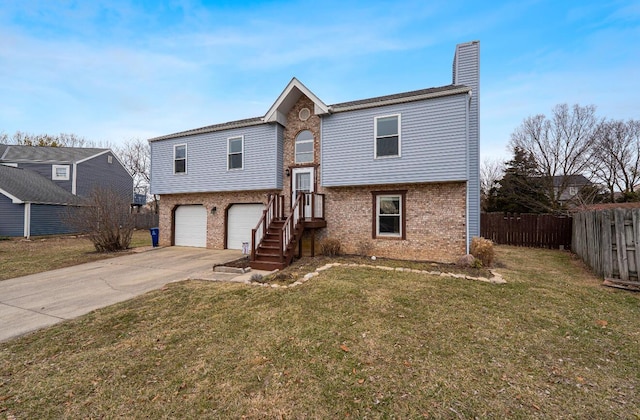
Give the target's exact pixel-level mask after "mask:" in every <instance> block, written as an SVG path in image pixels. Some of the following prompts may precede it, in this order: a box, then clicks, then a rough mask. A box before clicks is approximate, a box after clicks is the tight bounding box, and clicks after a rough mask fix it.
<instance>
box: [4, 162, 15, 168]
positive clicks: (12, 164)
mask: <svg viewBox="0 0 640 420" xmlns="http://www.w3.org/2000/svg"><path fill="white" fill-rule="evenodd" d="M0 165H4V166H8V167H10V168H17V167H18V164H17V163H9V162H2V163H0Z"/></svg>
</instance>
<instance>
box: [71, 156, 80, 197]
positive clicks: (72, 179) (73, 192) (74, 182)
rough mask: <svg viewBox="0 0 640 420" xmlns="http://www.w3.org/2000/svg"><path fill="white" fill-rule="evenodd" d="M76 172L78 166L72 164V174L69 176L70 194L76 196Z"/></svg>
mask: <svg viewBox="0 0 640 420" xmlns="http://www.w3.org/2000/svg"><path fill="white" fill-rule="evenodd" d="M77 172H78V164H77V163H75V162H74V163H73V174H72V175H71V194H73V195H77V194H76V183H77V181H78V177H77V175H76V173H77Z"/></svg>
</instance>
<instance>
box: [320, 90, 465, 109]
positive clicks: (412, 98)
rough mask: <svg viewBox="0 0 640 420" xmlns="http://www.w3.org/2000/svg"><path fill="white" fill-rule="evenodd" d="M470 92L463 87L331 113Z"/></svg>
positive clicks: (345, 107)
mask: <svg viewBox="0 0 640 420" xmlns="http://www.w3.org/2000/svg"><path fill="white" fill-rule="evenodd" d="M470 91H471V88H470V87H466V86H463V87H459V88H456V89H451V90H444V91H441V92H432V93H425V94H422V95H415V96H405V97H402V98H394V99H388V100H386V101H379V102H366V103H363V104H356V105H349V106H344V107H343V106H340V107H331V108H330V110H329V111H330V112H344V111H355V110H358V109H366V108H377V107H381V106H386V105H395V104H403V103H407V102H415V101H422V100H425V99H433V98H441V97H443V96H452V95H459V94H461V93H468V92H470Z"/></svg>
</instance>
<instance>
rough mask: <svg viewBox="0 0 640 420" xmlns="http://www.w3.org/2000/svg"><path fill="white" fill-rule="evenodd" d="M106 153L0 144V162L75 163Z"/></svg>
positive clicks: (94, 149)
mask: <svg viewBox="0 0 640 420" xmlns="http://www.w3.org/2000/svg"><path fill="white" fill-rule="evenodd" d="M108 151H109V149H99V148H89V147H43V146H38V147H34V146H19V145H12V144H0V162H59V163H77V162H79V161H82V160H85V159H88V158H91V157H94V156H97V155H100V154H102V153H106V152H108Z"/></svg>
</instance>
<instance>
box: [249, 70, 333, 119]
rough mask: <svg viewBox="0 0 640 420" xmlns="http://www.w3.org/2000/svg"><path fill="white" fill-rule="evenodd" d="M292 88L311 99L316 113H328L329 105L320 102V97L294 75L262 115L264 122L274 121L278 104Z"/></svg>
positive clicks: (280, 103)
mask: <svg viewBox="0 0 640 420" xmlns="http://www.w3.org/2000/svg"><path fill="white" fill-rule="evenodd" d="M294 88H297V89H298V90H299V91H300V92H302V94H303V95H305V96H306V97H307V98H309V99H311V101H313V104H314V112H315V113H316V114H328V113H329V107H328V106H327V105H326V104H325V103H324V102H322V101H321V100H320V98H318V97H317V96H316V95H315V94H314V93H313V92H311V91H310V90H309V89H308V88H307V87H306V86H305V85H303V84H302V82H300V81H299V80H298V79H296V78H295V77H294V78H293V79H291V81H290V82H289V84H288V85H287V87H286V88H284V90H283V91H282V93H281V94H280V96H278V99H276V101H275V102H274V103H273V105H271V108H269V110H268V111H267V113H266V114H265V115H264V117H263V118H262V120H263V121H264V122H273V121H276V118H277V116H276V115H277V114H276V113H277V111H278V108H280V105H282V103H283V102H284V101H285V99H286V98H287V96H289V94H290V93H291V91H292V90H293V89H294ZM318 111H320V112H318Z"/></svg>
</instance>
